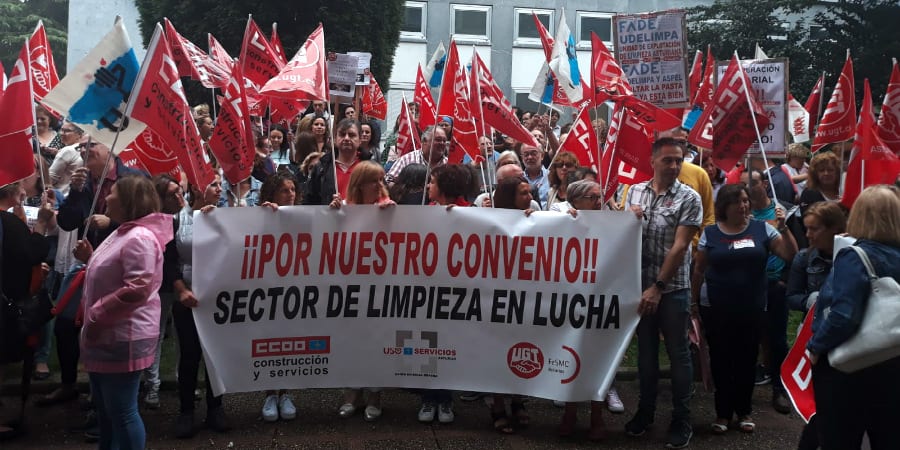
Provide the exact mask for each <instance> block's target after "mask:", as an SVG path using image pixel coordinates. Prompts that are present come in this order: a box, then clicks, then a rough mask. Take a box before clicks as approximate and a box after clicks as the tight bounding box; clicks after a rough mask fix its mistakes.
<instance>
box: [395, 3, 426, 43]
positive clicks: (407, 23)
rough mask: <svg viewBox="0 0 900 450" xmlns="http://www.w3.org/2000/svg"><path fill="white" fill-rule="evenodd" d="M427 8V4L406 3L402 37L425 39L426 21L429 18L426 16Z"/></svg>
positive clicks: (401, 28) (401, 30)
mask: <svg viewBox="0 0 900 450" xmlns="http://www.w3.org/2000/svg"><path fill="white" fill-rule="evenodd" d="M426 7H427V4H426V3H425V2H406V5H405V10H404V12H403V26H401V27H400V37H403V38H412V39H425V22H426V20H425V19H426V18H427V17H428V16H427V15H426V14H425V12H426V11H425V8H426Z"/></svg>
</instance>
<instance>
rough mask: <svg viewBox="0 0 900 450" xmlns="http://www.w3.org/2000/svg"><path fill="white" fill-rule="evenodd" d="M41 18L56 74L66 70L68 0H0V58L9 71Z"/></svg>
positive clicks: (60, 74)
mask: <svg viewBox="0 0 900 450" xmlns="http://www.w3.org/2000/svg"><path fill="white" fill-rule="evenodd" d="M38 20H43V21H44V28H45V29H46V30H47V39H48V40H49V41H50V48H51V49H52V50H53V60H54V62H56V69H57V71H58V72H59V76H60V78H62V77H63V75H65V72H66V44H67V39H68V38H67V35H68V28H69V0H0V61H2V62H3V66H4V67H5V68H6V71H7V72H9V70H10V69H11V67H12V65H13V64H15V62H16V59H18V57H19V51H20V50H21V49H22V44H23V43H24V42H25V40H26V39H28V38H29V37H30V36H31V33H32V32H34V27H36V26H37V23H38Z"/></svg>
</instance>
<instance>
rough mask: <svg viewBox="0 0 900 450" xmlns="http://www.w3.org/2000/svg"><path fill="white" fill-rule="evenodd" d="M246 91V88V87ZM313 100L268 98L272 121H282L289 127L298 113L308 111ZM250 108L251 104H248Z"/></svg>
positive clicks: (261, 113) (281, 122)
mask: <svg viewBox="0 0 900 450" xmlns="http://www.w3.org/2000/svg"><path fill="white" fill-rule="evenodd" d="M245 91H246V89H245ZM247 101H248V102H249V103H252V102H250V98H249V97H248V98H247ZM310 103H311V102H310V101H309V100H292V99H289V98H277V97H276V98H270V99H268V104H269V115H270V116H271V118H272V122H274V123H280V124H282V125H283V126H284V127H285V128H287V127H288V126H289V125H290V123H291V122H293V120H294V117H297V115H298V114H302V113H303V111H306V108H307V107H309V104H310ZM248 109H249V105H248ZM253 115H260V116H261V115H263V111H260V113H259V114H253Z"/></svg>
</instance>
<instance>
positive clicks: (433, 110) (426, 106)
mask: <svg viewBox="0 0 900 450" xmlns="http://www.w3.org/2000/svg"><path fill="white" fill-rule="evenodd" d="M417 70H418V71H417V72H416V90H415V92H414V93H413V102H415V104H417V105H419V131H425V129H426V128H428V127H430V126H432V125H434V124H435V121H436V120H437V105H436V104H435V103H434V97H432V96H431V88H430V87H429V85H428V82H427V81H426V80H427V78H425V74H424V73H423V72H422V66H421V65H419V68H418V69H417Z"/></svg>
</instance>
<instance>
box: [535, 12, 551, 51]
mask: <svg viewBox="0 0 900 450" xmlns="http://www.w3.org/2000/svg"><path fill="white" fill-rule="evenodd" d="M531 17H532V18H533V19H534V26H535V27H536V28H537V31H538V36H540V38H541V46H542V47H543V48H544V58H545V59H546V60H547V62H550V55H552V54H553V37H552V36H550V32H549V31H547V27H545V26H544V24H543V22H541V20H540V19H538V16H537V14H535V13H534V11H532V12H531Z"/></svg>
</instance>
